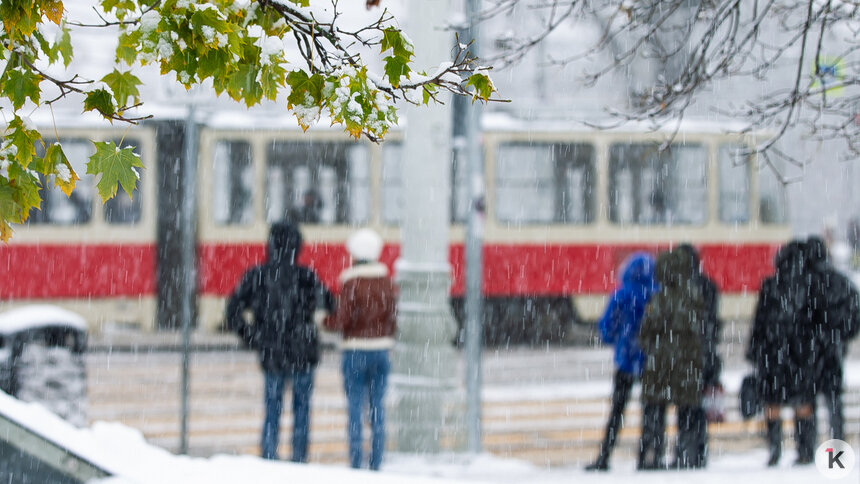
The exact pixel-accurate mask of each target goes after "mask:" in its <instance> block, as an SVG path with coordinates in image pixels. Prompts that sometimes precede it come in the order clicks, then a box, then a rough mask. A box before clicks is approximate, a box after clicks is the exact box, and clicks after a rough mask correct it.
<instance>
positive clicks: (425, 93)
mask: <svg viewBox="0 0 860 484" xmlns="http://www.w3.org/2000/svg"><path fill="white" fill-rule="evenodd" d="M423 88H424V89H422V90H421V96H422V99H421V102H422V103H423V104H429V103H430V100H431V99H433V98H432V97H431V96H432V94H433V93H435V92H436V86H434V85H432V84H427V85H424V86H423Z"/></svg>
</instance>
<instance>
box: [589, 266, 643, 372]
mask: <svg viewBox="0 0 860 484" xmlns="http://www.w3.org/2000/svg"><path fill="white" fill-rule="evenodd" d="M656 288H657V285H656V282H655V281H654V258H653V257H651V255H649V254H646V253H641V252H637V253H635V254H633V255H631V256H630V257H629V258H628V259H627V261H626V262H625V264H624V266H623V268H622V271H621V285H620V286H619V287H618V289H616V290H615V291H614V292H613V293H612V295H611V296H610V297H609V303H608V304H607V306H606V311H604V313H603V316H602V317H601V318H600V321H599V322H598V329H599V330H600V338H601V339H602V340H603V342H604V343H606V344H610V345H615V366H616V368H617V369H618V370H619V371H621V372H623V373H627V374H629V375H634V376H637V377H638V376H639V375H640V374H641V373H642V367H643V364H644V362H645V354H644V353H642V350H641V349H640V348H639V342H638V341H637V338H638V337H639V326H640V324H641V323H642V315H643V314H645V306H646V304H648V301H649V300H650V299H651V295H652V294H653V293H654V291H655V290H656Z"/></svg>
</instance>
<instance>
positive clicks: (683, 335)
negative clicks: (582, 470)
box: [637, 249, 704, 470]
mask: <svg viewBox="0 0 860 484" xmlns="http://www.w3.org/2000/svg"><path fill="white" fill-rule="evenodd" d="M655 271H656V276H657V283H658V284H659V285H660V290H659V291H658V292H657V293H656V294H655V295H654V297H652V298H651V301H650V302H649V303H648V306H647V308H646V309H645V317H644V319H643V321H642V327H641V328H640V330H639V344H640V345H641V347H642V350H643V351H644V352H645V355H646V359H645V369H644V371H643V373H642V404H643V410H642V436H641V440H640V444H639V461H638V464H637V467H638V468H639V469H645V470H649V469H658V468H662V467H665V464H664V453H665V432H666V406H667V405H668V404H674V405H675V406H676V407H677V410H678V440H679V441H680V442H679V444H678V450H679V452H680V454H679V455H677V456H676V457H675V462H677V465H678V466H679V467H683V468H686V467H692V466H693V463H694V456H695V455H696V432H695V429H694V428H693V425H694V422H695V420H694V418H693V411H694V409H695V408H697V407H698V406H700V402H701V396H702V361H703V360H702V338H701V336H700V331H701V329H700V328H701V324H702V323H701V320H702V318H703V317H704V316H703V313H704V301H703V299H702V294H701V290H700V288H699V285H698V284H691V283H690V280H691V279H693V278H694V277H695V272H696V271H697V268H694V267H693V263H692V260H691V259H690V257H689V255H688V254H687V253H685V252H683V251H679V250H677V249H676V250H671V251H668V252H664V253H662V254H660V255H659V256H658V257H657V262H656V267H655Z"/></svg>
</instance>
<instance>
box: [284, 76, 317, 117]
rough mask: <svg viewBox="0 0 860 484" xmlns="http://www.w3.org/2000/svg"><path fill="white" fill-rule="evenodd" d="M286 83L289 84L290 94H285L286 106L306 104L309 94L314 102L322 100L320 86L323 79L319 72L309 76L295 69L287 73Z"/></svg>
mask: <svg viewBox="0 0 860 484" xmlns="http://www.w3.org/2000/svg"><path fill="white" fill-rule="evenodd" d="M287 84H289V86H290V89H291V91H290V95H289V96H287V106H288V107H289V108H292V107H293V106H305V105H307V96H306V95H310V98H311V100H312V101H313V103H314V104H320V102H321V101H322V88H323V84H325V79H324V78H323V76H322V75H320V74H314V75H312V76H309V75H308V73H307V72H305V71H302V70H295V71H292V72H290V73H289V74H287Z"/></svg>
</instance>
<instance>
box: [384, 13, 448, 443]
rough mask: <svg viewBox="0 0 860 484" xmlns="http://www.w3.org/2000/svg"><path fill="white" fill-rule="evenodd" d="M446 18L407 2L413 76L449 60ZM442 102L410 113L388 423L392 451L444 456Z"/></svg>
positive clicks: (445, 186) (444, 132)
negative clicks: (391, 405) (391, 430)
mask: <svg viewBox="0 0 860 484" xmlns="http://www.w3.org/2000/svg"><path fill="white" fill-rule="evenodd" d="M449 15H450V5H449V0H421V1H412V2H409V24H408V26H409V28H408V29H406V31H407V33H408V34H409V36H410V37H411V38H412V40H413V42H414V47H415V53H416V55H415V65H416V66H418V68H420V69H426V70H427V71H432V70H433V69H434V68H435V66H437V65H439V64H440V63H442V62H443V61H447V60H449V59H450V57H451V49H450V46H451V42H450V40H451V39H450V38H451V35H452V34H451V33H450V32H448V31H447V30H446V29H444V25H445V22H446V20H447V17H448V16H449ZM440 97H441V98H442V99H441V100H442V101H443V102H444V103H445V104H444V105H443V104H434V105H431V106H425V107H421V108H412V109H410V110H409V111H408V114H407V127H406V139H405V142H404V150H403V153H404V156H403V159H402V160H401V163H402V165H401V166H402V173H403V178H402V180H403V190H404V194H405V197H404V211H403V213H404V218H403V223H402V225H401V238H402V243H401V254H400V259H399V260H398V261H397V263H396V272H397V282H398V284H399V285H400V299H399V305H398V330H399V331H398V341H397V345H396V347H395V349H394V353H393V370H394V371H393V375H392V378H391V382H392V393H393V394H394V408H393V412H392V422H391V423H392V425H393V426H394V429H395V432H394V434H395V447H396V448H397V450H398V451H401V452H411V453H427V452H431V453H432V452H439V451H440V450H442V443H441V441H442V440H443V439H445V440H447V439H446V437H448V436H451V434H452V433H453V431H452V430H451V429H452V428H453V427H454V426H453V425H451V418H450V417H451V413H453V412H450V410H451V409H450V407H451V402H452V401H453V399H454V396H455V394H456V391H457V387H458V385H457V378H456V371H457V354H456V352H455V351H454V348H453V344H452V343H453V341H454V338H455V334H456V323H455V322H454V317H453V314H452V312H451V306H450V286H451V268H450V264H449V262H448V252H449V248H448V227H449V224H450V210H451V207H450V202H449V201H450V195H451V114H450V111H449V108H448V106H449V105H450V103H449V102H448V101H449V99H448V98H447V97H446V96H444V95H441V94H440ZM455 440H456V439H455Z"/></svg>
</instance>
